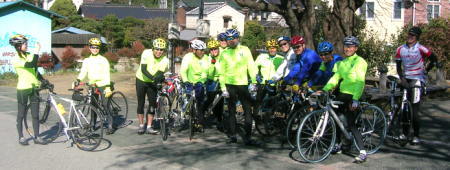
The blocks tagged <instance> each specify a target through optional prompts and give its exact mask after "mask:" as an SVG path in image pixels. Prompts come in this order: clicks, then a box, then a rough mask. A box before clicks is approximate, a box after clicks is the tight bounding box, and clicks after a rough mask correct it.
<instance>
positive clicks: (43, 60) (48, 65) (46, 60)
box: [38, 53, 55, 70]
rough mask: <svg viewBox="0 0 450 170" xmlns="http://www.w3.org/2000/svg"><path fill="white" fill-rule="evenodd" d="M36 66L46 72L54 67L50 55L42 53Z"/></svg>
mask: <svg viewBox="0 0 450 170" xmlns="http://www.w3.org/2000/svg"><path fill="white" fill-rule="evenodd" d="M38 66H39V67H42V68H44V69H46V70H50V69H53V67H54V66H55V61H54V58H53V56H52V55H50V54H49V53H43V54H42V56H41V57H40V58H39V61H38Z"/></svg>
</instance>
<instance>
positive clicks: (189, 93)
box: [181, 84, 203, 140]
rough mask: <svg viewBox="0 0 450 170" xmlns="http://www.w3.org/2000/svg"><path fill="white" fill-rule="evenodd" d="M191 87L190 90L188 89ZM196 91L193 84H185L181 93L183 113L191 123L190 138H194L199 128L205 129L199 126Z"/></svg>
mask: <svg viewBox="0 0 450 170" xmlns="http://www.w3.org/2000/svg"><path fill="white" fill-rule="evenodd" d="M188 89H189V90H188ZM195 95H196V94H195V92H194V90H193V87H192V84H190V85H185V86H184V88H183V92H182V94H181V105H182V106H181V114H182V115H184V117H185V119H187V120H188V125H189V140H192V138H193V137H194V133H195V131H197V130H200V131H203V129H197V128H198V123H199V122H198V121H199V120H198V118H197V116H196V115H197V111H198V108H197V100H196V99H195Z"/></svg>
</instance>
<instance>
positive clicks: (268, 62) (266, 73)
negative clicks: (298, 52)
mask: <svg viewBox="0 0 450 170" xmlns="http://www.w3.org/2000/svg"><path fill="white" fill-rule="evenodd" d="M283 60H284V57H283V56H281V55H278V54H277V55H275V56H274V57H270V56H269V54H267V53H262V54H260V55H259V56H258V58H256V61H255V64H256V68H257V69H259V68H261V75H262V77H263V79H262V80H263V81H262V82H261V84H265V82H266V80H270V79H271V78H272V77H273V76H274V75H275V73H276V72H277V69H278V67H279V66H280V64H281V63H282V62H283Z"/></svg>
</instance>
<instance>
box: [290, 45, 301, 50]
mask: <svg viewBox="0 0 450 170" xmlns="http://www.w3.org/2000/svg"><path fill="white" fill-rule="evenodd" d="M300 47H302V46H301V45H297V46H293V47H292V48H293V49H294V50H296V49H299V48H300Z"/></svg>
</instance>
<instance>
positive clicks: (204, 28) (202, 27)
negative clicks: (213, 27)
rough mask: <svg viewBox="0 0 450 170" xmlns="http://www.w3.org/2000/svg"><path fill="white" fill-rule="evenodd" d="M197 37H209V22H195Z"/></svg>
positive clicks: (200, 20)
mask: <svg viewBox="0 0 450 170" xmlns="http://www.w3.org/2000/svg"><path fill="white" fill-rule="evenodd" d="M196 32H197V37H208V35H209V21H208V20H203V19H199V20H197V29H196Z"/></svg>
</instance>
